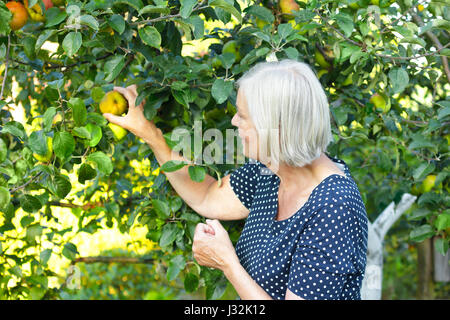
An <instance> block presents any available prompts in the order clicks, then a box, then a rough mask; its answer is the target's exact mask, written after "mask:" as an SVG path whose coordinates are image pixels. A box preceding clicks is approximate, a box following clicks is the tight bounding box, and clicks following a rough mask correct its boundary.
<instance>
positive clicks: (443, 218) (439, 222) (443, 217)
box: [434, 212, 450, 231]
mask: <svg viewBox="0 0 450 320" xmlns="http://www.w3.org/2000/svg"><path fill="white" fill-rule="evenodd" d="M434 226H435V227H436V229H437V230H438V231H441V230H445V229H447V228H450V213H445V212H443V213H441V214H439V215H438V217H437V219H436V220H435V222H434Z"/></svg>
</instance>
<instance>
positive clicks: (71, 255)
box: [62, 242, 78, 260]
mask: <svg viewBox="0 0 450 320" xmlns="http://www.w3.org/2000/svg"><path fill="white" fill-rule="evenodd" d="M62 254H63V256H64V257H66V258H67V259H69V260H75V258H76V256H77V254H78V250H77V247H76V246H75V245H74V244H73V243H70V242H68V243H66V244H65V245H64V249H63V251H62Z"/></svg>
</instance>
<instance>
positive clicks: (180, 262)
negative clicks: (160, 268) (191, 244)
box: [167, 255, 186, 281]
mask: <svg viewBox="0 0 450 320" xmlns="http://www.w3.org/2000/svg"><path fill="white" fill-rule="evenodd" d="M185 266H186V260H185V259H184V257H183V256H182V255H178V256H175V257H173V258H172V259H171V260H170V262H169V267H168V268H167V280H169V281H172V280H175V279H176V277H177V276H178V274H179V273H180V271H181V270H183V269H184V267H185Z"/></svg>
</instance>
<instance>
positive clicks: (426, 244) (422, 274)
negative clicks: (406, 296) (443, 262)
mask: <svg viewBox="0 0 450 320" xmlns="http://www.w3.org/2000/svg"><path fill="white" fill-rule="evenodd" d="M417 271H418V277H417V278H418V284H417V299H419V300H431V299H433V298H434V294H433V293H434V290H433V289H434V288H433V287H434V283H433V242H432V241H431V239H426V240H424V241H422V242H421V243H419V244H418V246H417Z"/></svg>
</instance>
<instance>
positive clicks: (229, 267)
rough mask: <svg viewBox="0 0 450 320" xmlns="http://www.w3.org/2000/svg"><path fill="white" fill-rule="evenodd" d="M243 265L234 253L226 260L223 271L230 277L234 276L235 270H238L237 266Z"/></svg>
mask: <svg viewBox="0 0 450 320" xmlns="http://www.w3.org/2000/svg"><path fill="white" fill-rule="evenodd" d="M239 267H241V262H240V261H239V258H238V257H237V255H236V254H235V253H234V254H233V255H232V256H230V257H229V258H228V259H226V260H225V264H224V266H223V267H222V271H223V273H224V275H225V277H227V278H228V279H230V277H232V275H233V272H235V271H236V269H237V268H239Z"/></svg>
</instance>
